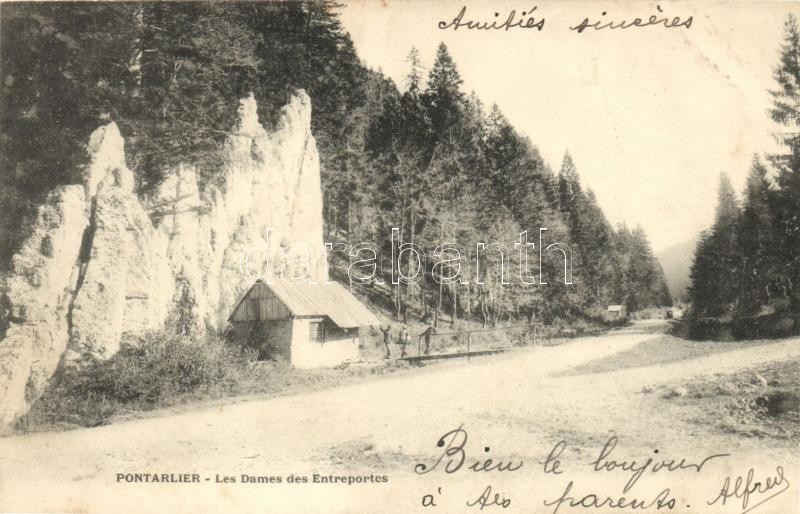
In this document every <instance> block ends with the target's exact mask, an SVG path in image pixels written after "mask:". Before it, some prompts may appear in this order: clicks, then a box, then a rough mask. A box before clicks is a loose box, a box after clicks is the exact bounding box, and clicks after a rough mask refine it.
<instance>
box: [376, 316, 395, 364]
mask: <svg viewBox="0 0 800 514" xmlns="http://www.w3.org/2000/svg"><path fill="white" fill-rule="evenodd" d="M378 328H380V329H381V332H383V346H384V348H386V357H384V358H386V359H389V358H391V356H392V351H391V350H390V349H389V343H390V342H391V341H392V325H389V324H387V325H386V328H383V325H379V326H378Z"/></svg>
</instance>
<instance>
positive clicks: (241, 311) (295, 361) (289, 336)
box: [229, 279, 380, 368]
mask: <svg viewBox="0 0 800 514" xmlns="http://www.w3.org/2000/svg"><path fill="white" fill-rule="evenodd" d="M229 321H230V323H231V326H232V327H233V334H234V338H236V339H237V340H238V341H241V342H242V343H243V344H245V345H247V346H250V347H253V348H255V349H256V350H257V351H258V353H259V358H260V359H264V358H273V357H278V356H283V357H285V358H287V359H288V360H289V361H290V362H291V363H292V365H293V366H294V367H296V368H319V367H331V366H336V365H338V364H341V363H343V362H348V361H355V360H358V359H359V349H358V348H359V328H360V327H367V326H375V325H378V324H379V323H380V321H379V320H378V318H376V317H375V315H374V314H372V313H371V312H370V311H369V309H367V308H366V307H365V306H364V305H363V304H362V303H361V302H359V301H358V300H357V299H356V298H355V297H354V296H353V295H352V294H350V292H349V291H347V290H346V289H345V288H343V287H342V286H340V285H339V284H333V283H331V284H310V283H295V282H291V281H288V280H282V279H276V280H275V281H274V282H272V283H269V284H267V283H265V282H262V281H260V280H259V281H257V282H256V283H255V284H253V286H252V287H251V288H250V289H249V290H248V291H247V292H246V293H245V294H244V296H243V297H242V299H241V300H240V301H239V303H238V304H236V307H235V308H234V310H233V313H231V315H230V317H229Z"/></svg>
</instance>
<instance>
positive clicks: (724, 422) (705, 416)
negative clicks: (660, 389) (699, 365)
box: [660, 360, 800, 445]
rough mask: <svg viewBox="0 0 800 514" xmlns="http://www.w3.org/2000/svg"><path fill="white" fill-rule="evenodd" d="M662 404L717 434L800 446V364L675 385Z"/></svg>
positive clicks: (764, 367) (767, 366) (770, 366)
mask: <svg viewBox="0 0 800 514" xmlns="http://www.w3.org/2000/svg"><path fill="white" fill-rule="evenodd" d="M660 401H664V402H669V403H670V404H672V405H674V406H675V407H677V408H678V409H680V410H681V411H683V412H692V413H693V414H690V416H691V419H690V421H691V422H693V423H695V424H698V425H707V426H710V427H712V428H713V429H714V430H716V431H718V432H722V433H728V434H735V435H738V436H742V437H757V438H763V437H768V438H773V439H781V440H785V441H788V442H791V443H792V444H793V445H797V444H800V360H787V361H782V362H773V363H770V364H764V365H761V366H757V367H752V368H749V369H746V370H742V371H738V372H736V373H729V374H722V373H717V374H714V375H711V376H708V377H703V378H696V379H693V380H690V381H685V382H682V383H675V384H671V385H670V386H668V387H667V388H666V391H665V392H664V393H663V394H661V397H660Z"/></svg>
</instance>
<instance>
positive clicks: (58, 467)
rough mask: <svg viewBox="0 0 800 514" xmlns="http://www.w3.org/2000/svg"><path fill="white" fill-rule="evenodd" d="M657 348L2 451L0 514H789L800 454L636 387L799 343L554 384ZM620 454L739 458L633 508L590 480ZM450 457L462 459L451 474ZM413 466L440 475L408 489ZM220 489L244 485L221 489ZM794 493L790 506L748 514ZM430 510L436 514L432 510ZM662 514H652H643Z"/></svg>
mask: <svg viewBox="0 0 800 514" xmlns="http://www.w3.org/2000/svg"><path fill="white" fill-rule="evenodd" d="M639 328H641V326H640V327H639ZM652 337H653V335H652V334H645V333H639V332H638V331H636V330H634V331H628V332H616V333H611V334H609V335H606V336H602V337H595V338H585V339H577V340H575V341H572V342H570V343H567V344H564V345H560V346H555V347H537V348H534V349H530V350H523V351H519V352H515V353H513V354H505V355H500V356H490V357H485V358H480V359H474V360H472V361H470V362H466V361H459V362H450V363H442V364H440V365H437V366H432V367H429V368H424V369H421V370H417V371H414V372H410V373H408V374H406V375H402V376H395V377H388V378H382V379H376V380H375V381H372V382H367V383H358V384H354V385H348V386H343V387H339V388H335V389H332V390H326V391H319V392H315V393H309V394H301V395H296V396H287V397H282V398H275V399H267V400H251V401H247V402H244V403H238V404H229V405H225V406H219V407H215V408H210V409H206V410H202V411H197V412H190V413H185V414H179V415H169V416H163V417H153V418H149V419H143V420H137V421H132V422H126V423H120V424H115V425H111V426H106V427H100V428H96V429H85V430H76V431H72V432H64V433H51V434H36V435H30V436H21V437H10V438H4V439H0V510H2V511H31V510H39V511H70V512H86V511H91V512H96V511H103V512H144V511H148V512H150V511H154V510H158V511H170V512H201V511H202V512H221V511H223V510H224V511H230V510H241V511H244V512H289V511H291V512H423V511H436V512H470V511H478V510H479V509H480V506H481V505H480V502H479V503H478V504H476V505H474V506H473V507H469V506H467V504H468V503H473V502H474V501H477V499H478V498H479V497H480V496H481V493H483V492H485V491H486V487H487V486H492V488H493V489H492V493H491V495H489V496H490V497H492V498H493V497H494V496H493V495H494V494H495V493H500V494H501V495H502V497H503V498H507V499H509V500H510V504H508V506H507V508H503V507H501V506H497V505H493V506H488V505H487V506H486V507H485V508H484V511H489V512H492V511H495V512H501V511H502V512H551V513H552V512H557V513H559V512H562V513H563V512H642V511H643V510H641V509H638V510H637V509H627V510H626V509H620V508H610V506H612V504H609V503H606V505H605V507H603V508H594V507H589V508H582V507H573V508H570V504H569V502H568V501H566V502H561V503H560V504H559V503H558V502H557V500H558V499H559V498H560V497H561V496H562V493H564V490H565V488H566V487H567V484H569V483H570V481H572V483H573V484H572V486H570V487H571V491H570V492H569V493H568V494H567V496H572V497H574V498H576V502H577V501H580V500H581V498H582V497H583V496H585V495H587V494H590V493H591V494H596V495H598V496H599V497H600V499H601V500H602V499H604V498H606V496H610V497H611V498H612V499H614V501H617V500H618V499H619V497H620V496H625V497H626V498H628V499H632V498H638V499H640V500H643V501H645V502H654V501H655V498H656V497H657V496H658V494H659V493H660V492H662V491H663V490H664V489H665V488H669V491H668V495H667V496H668V497H669V498H672V499H674V500H675V503H674V508H673V509H667V508H666V507H664V509H662V511H664V512H666V511H671V512H731V513H735V512H743V511H745V510H747V509H748V508H749V509H752V512H755V513H756V514H758V513H761V512H764V513H766V512H780V513H791V512H797V511H798V487H797V486H798V484H799V483H800V482H799V481H798V460H799V459H798V452H797V448H792V447H790V446H787V445H786V444H785V443H784V444H782V443H780V442H775V441H773V440H760V439H743V438H741V437H739V436H734V435H726V434H721V433H718V432H716V431H714V430H713V429H712V427H707V426H703V425H697V424H695V423H694V422H693V421H692V419H691V415H690V413H685V412H682V411H677V410H675V409H673V408H671V407H670V406H669V402H668V401H666V400H663V399H661V398H658V397H654V395H652V394H650V395H648V394H643V393H642V392H641V391H642V387H643V386H644V385H657V384H659V383H666V382H670V381H674V380H676V379H680V378H683V377H692V376H695V375H700V374H703V373H709V372H711V371H713V372H725V371H735V370H737V369H740V368H742V367H745V366H752V365H757V364H759V363H764V362H770V361H773V360H778V359H785V358H798V357H800V340H787V341H783V342H780V343H776V344H771V345H764V346H756V347H752V348H746V349H743V350H736V351H732V352H728V353H722V354H716V355H711V356H707V357H703V358H699V359H694V360H691V361H683V362H678V363H674V364H669V365H661V366H658V367H645V368H632V369H625V370H619V371H613V372H608V373H595V374H588V375H577V376H564V375H563V373H562V372H563V371H564V370H566V369H568V368H571V367H574V366H577V365H579V364H582V363H586V362H589V361H591V360H593V359H597V358H601V357H605V356H608V355H611V354H614V353H616V352H621V351H624V350H627V349H630V348H632V347H633V346H635V345H637V344H639V343H640V342H642V341H644V340H646V339H648V338H652ZM459 427H462V430H463V432H458V433H457V434H455V435H451V436H449V437H448V438H446V439H445V440H444V446H443V447H439V446H437V441H438V440H439V438H440V437H441V436H443V435H445V434H446V433H448V432H450V431H451V430H455V429H457V428H459ZM464 433H468V439H467V441H466V443H465V444H464V445H463V448H464V451H465V454H466V457H467V460H466V463H465V465H464V466H462V467H461V469H459V470H458V471H456V472H454V473H446V472H445V471H444V470H443V468H444V465H445V464H446V463H447V460H448V459H447V458H444V459H443V460H442V462H441V463H440V464H439V465H438V466H435V464H436V461H437V459H438V457H439V456H441V455H442V452H443V450H445V449H447V448H448V447H451V449H452V446H457V445H458V444H459V437H460V436H462V435H463V434H464ZM613 436H615V437H616V438H617V441H618V442H617V446H616V448H615V449H614V450H613V453H611V454H608V455H609V456H608V457H607V459H606V460H612V459H616V460H617V461H623V460H637V461H638V462H640V463H641V462H643V461H645V460H646V459H647V458H649V457H654V458H657V459H659V460H660V459H667V460H671V459H675V460H676V461H680V460H681V459H686V462H687V463H698V462H701V461H702V460H703V459H705V458H706V457H709V456H711V455H713V454H730V455H729V456H727V457H716V458H712V459H710V460H709V461H707V463H706V464H704V465H703V467H702V469H701V471H700V472H697V471H696V469H694V468H690V469H682V470H680V469H679V470H676V471H673V472H669V471H664V470H662V471H659V472H651V471H650V469H649V468H648V469H647V470H646V471H645V473H643V475H642V477H641V478H640V479H639V480H638V481H637V482H635V486H634V487H632V488H631V489H630V490H629V491H627V492H625V493H624V494H623V491H622V489H623V486H624V485H625V484H626V482H628V480H629V479H630V478H631V472H629V471H628V472H626V471H623V470H620V469H615V470H613V471H604V470H601V471H594V470H593V469H592V466H591V462H592V461H593V460H595V459H596V458H597V457H598V455H599V454H600V451H601V448H602V447H603V446H604V444H606V443H607V442H608V440H609V438H611V437H613ZM561 440H563V441H564V443H565V444H564V450H563V451H562V452H561V453H560V454H559V455H558V457H559V460H560V461H561V464H560V468H559V470H560V471H562V473H560V474H555V473H545V472H544V470H543V464H542V463H543V462H544V460H545V458H546V457H547V455H548V453H549V452H550V450H551V448H553V447H554V445H556V443H558V442H559V441H561ZM448 445H450V446H448ZM458 455H459V453H458V452H456V451H455V450H454V453H453V457H454V458H455V457H458ZM487 457H488V458H491V459H493V461H494V462H495V463H496V462H497V461H498V460H500V461H503V462H506V463H520V462H521V463H522V466H521V468H520V469H518V470H516V471H496V470H495V471H490V472H476V471H472V470H468V469H466V468H467V466H468V465H469V464H470V463H471V462H472V460H473V459H474V458H478V459H486V458H487ZM421 463H422V464H425V465H426V466H427V468H426V469H429V468H432V470H431V471H429V472H427V473H423V474H419V473H415V471H414V469H415V465H416V464H421ZM453 464H455V462H454V463H453ZM778 466H781V467H782V470H783V476H784V481H782V482H780V485H779V486H775V487H774V488H772V489H771V490H770V491H765V492H763V493H754V494H752V495H751V497H750V498H749V499H747V502H746V503H745V504H743V499H742V498H730V499H727V500H726V504H725V505H724V506H723V505H721V500H718V501H717V502H716V503H714V504H713V505H708V503H709V502H711V501H712V500H713V499H714V498H715V497H717V496H718V495H719V493H720V491H721V487H722V485H723V484H724V480H725V478H726V477H728V476H730V477H731V483H734V482H735V479H736V476H739V475H743V476H746V475H747V472H748V470H749V469H750V468H752V469H753V473H754V476H755V478H756V479H760V478H761V477H762V476H763V478H764V479H765V478H766V477H767V476H775V475H776V474H780V472H779V471H778V470H777V467H778ZM489 467H491V466H489ZM135 473H139V474H148V473H156V474H189V475H191V474H196V475H198V476H199V483H191V482H190V483H127V482H126V481H125V478H123V479H121V480H120V481H118V475H122V476H123V477H124V475H126V474H135ZM315 473H316V474H319V475H325V476H327V475H328V474H331V473H333V474H335V475H345V476H348V475H349V476H356V475H357V476H367V477H369V476H370V475H374V476H379V477H383V476H385V477H387V479H388V483H374V482H369V483H356V484H351V485H347V484H319V483H313V481H314V474H315ZM242 475H247V476H260V477H269V476H275V477H278V476H279V477H281V483H271V484H269V483H249V482H247V483H242V480H243V477H242ZM289 475H298V476H304V477H306V478H307V480H308V483H288V476H289ZM142 476H144V475H142ZM224 477H231V478H229V480H230V479H233V480H236V482H235V483H234V482H229V483H225V482H224ZM267 480H268V479H266V478H265V479H263V480H262V482H263V481H267ZM371 480H374V479H371ZM762 482H764V483H766V482H765V481H764V480H763V479H762ZM784 487H788V491H786V492H783V493H779V494H777V495H776V496H775V497H774V498H771V499H769V500H767V501H765V502H764V503H762V504H760V505H757V506H756V504H757V503H759V502H760V501H761V500H763V499H765V498H767V497H769V496H771V495H772V494H774V493H776V492H778V491H779V490H782V489H783V488H784ZM731 489H733V488H732V487H731ZM426 494H431V497H430V498H428V499H427V501H433V502H434V503H435V504H436V506H435V507H423V506H422V503H423V499H424V496H425V495H426ZM585 501H586V502H589V500H585ZM626 501H628V500H626ZM545 503H550V505H545ZM589 503H591V502H589ZM754 507H755V508H754ZM656 510H657V509H656V505H653V506H652V507H650V508H649V509H647V510H644V511H645V512H646V511H656Z"/></svg>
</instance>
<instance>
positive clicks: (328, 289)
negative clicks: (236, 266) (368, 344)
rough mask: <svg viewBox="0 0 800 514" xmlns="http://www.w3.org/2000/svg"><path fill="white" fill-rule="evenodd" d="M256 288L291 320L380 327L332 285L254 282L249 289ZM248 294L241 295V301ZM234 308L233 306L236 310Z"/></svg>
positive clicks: (378, 321)
mask: <svg viewBox="0 0 800 514" xmlns="http://www.w3.org/2000/svg"><path fill="white" fill-rule="evenodd" d="M258 284H261V286H263V287H267V288H269V290H270V291H272V293H273V294H274V295H275V296H276V297H277V298H278V299H279V300H280V301H281V303H283V304H284V305H285V306H286V308H287V309H288V310H289V312H291V314H292V316H327V317H329V318H330V319H331V321H333V322H334V323H336V325H338V326H339V327H341V328H354V327H364V326H374V325H379V324H380V320H379V319H378V318H376V317H375V315H374V314H372V313H371V312H370V311H369V309H367V308H366V307H365V306H364V305H363V304H362V303H361V302H360V301H358V299H356V297H355V296H353V295H352V294H350V292H349V291H348V290H347V289H345V288H343V287H342V286H340V285H339V284H336V283H328V284H311V283H308V282H292V281H291V280H282V279H280V278H277V279H274V280H273V281H272V282H271V283H269V284H267V283H265V282H262V281H258V282H257V283H256V284H254V285H253V287H256V286H257V285H258ZM251 289H252V288H251ZM248 293H249V290H248ZM248 293H245V294H244V296H243V298H244V297H246V296H247V294H248ZM240 303H241V301H240ZM238 307H239V306H238V304H237V307H236V308H238ZM235 311H236V309H234V312H235Z"/></svg>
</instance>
